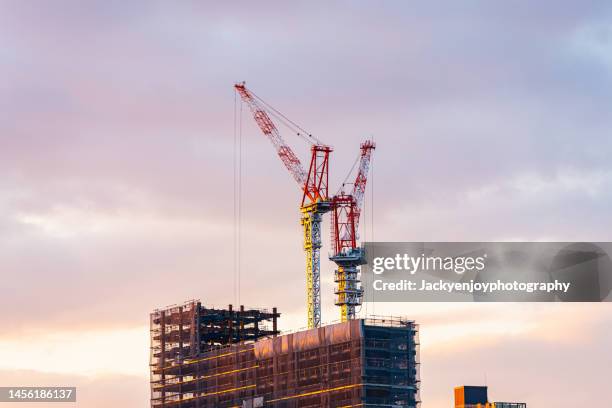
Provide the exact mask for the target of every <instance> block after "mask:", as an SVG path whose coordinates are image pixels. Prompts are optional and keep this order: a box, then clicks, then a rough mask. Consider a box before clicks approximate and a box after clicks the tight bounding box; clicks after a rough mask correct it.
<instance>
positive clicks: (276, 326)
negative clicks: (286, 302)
mask: <svg viewBox="0 0 612 408" xmlns="http://www.w3.org/2000/svg"><path fill="white" fill-rule="evenodd" d="M276 315H277V310H276V308H275V307H273V308H272V331H273V332H274V337H276V332H277V331H278V322H277V320H276Z"/></svg>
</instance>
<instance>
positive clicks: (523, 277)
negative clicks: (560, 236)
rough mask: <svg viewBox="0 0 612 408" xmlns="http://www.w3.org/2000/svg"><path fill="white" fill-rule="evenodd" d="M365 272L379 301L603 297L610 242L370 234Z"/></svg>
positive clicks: (610, 283) (610, 276) (609, 273)
mask: <svg viewBox="0 0 612 408" xmlns="http://www.w3.org/2000/svg"><path fill="white" fill-rule="evenodd" d="M364 250H365V255H366V258H365V262H366V264H365V265H364V266H363V267H362V280H363V281H364V286H365V288H366V293H369V296H371V297H370V299H371V300H372V301H375V302H432V301H440V302H455V301H457V302H469V301H481V302H482V301H484V302H554V301H569V302H601V301H610V300H611V298H612V296H611V295H610V292H611V290H612V262H611V261H610V257H609V255H608V254H609V253H611V251H612V243H567V242H405V243H401V242H400V243H397V242H393V243H391V242H368V243H365V245H364Z"/></svg>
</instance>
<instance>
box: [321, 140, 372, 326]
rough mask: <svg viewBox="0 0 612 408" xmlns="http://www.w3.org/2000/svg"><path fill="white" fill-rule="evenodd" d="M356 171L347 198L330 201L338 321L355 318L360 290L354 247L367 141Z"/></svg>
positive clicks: (359, 254)
mask: <svg viewBox="0 0 612 408" xmlns="http://www.w3.org/2000/svg"><path fill="white" fill-rule="evenodd" d="M360 148H361V152H360V157H359V170H358V171H357V178H356V179H355V182H354V183H353V191H352V193H351V194H346V193H345V192H344V186H342V188H341V190H340V192H339V194H336V195H335V196H334V197H332V228H331V230H332V244H333V245H332V247H333V254H332V256H330V259H331V260H332V261H333V262H335V263H336V266H337V269H336V271H335V272H334V281H335V282H336V289H335V294H336V301H335V304H336V306H340V317H341V320H342V321H343V322H344V321H347V320H349V319H354V318H355V307H356V306H359V305H361V300H362V298H363V289H361V287H360V280H359V266H360V265H363V264H364V262H365V260H364V253H363V249H362V248H360V247H358V246H357V240H358V238H359V237H358V229H359V216H360V215H361V209H362V206H363V199H364V195H365V188H366V183H367V180H368V171H369V168H370V160H371V157H372V150H374V149H375V148H376V145H375V144H374V142H372V141H370V140H367V141H365V142H363V143H362V144H361V146H360Z"/></svg>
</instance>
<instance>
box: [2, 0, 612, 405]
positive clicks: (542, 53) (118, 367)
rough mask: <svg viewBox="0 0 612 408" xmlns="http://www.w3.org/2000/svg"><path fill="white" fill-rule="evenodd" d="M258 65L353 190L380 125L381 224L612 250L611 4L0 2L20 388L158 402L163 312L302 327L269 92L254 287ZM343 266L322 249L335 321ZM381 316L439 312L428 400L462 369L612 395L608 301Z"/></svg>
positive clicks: (12, 332)
mask: <svg viewBox="0 0 612 408" xmlns="http://www.w3.org/2000/svg"><path fill="white" fill-rule="evenodd" d="M243 80H244V81H247V86H249V87H250V88H251V89H253V90H254V91H255V92H256V93H257V94H258V95H259V96H261V97H262V98H264V99H265V100H266V101H267V102H269V103H271V104H272V105H273V106H275V107H276V108H278V109H279V110H281V111H282V112H283V113H284V114H285V115H287V116H288V117H290V118H291V119H293V120H295V121H296V122H298V123H299V124H300V125H302V126H303V127H305V128H306V129H307V130H308V131H310V132H311V133H312V134H314V135H316V136H317V137H318V138H319V139H321V140H322V141H324V142H325V143H327V144H329V145H331V146H333V147H334V152H333V153H332V159H331V160H332V164H331V167H330V182H331V184H332V186H333V187H334V188H338V186H339V185H340V183H341V182H342V180H344V178H345V176H346V174H347V173H348V171H349V169H350V167H351V165H352V163H353V161H354V160H355V157H356V156H357V154H358V146H359V142H360V141H362V140H364V139H366V138H373V139H374V140H375V141H376V143H377V148H376V151H375V153H374V159H373V164H372V174H371V177H370V184H369V186H368V191H367V193H366V202H365V210H364V213H363V217H364V220H363V221H362V229H363V230H362V233H361V237H362V239H364V240H377V241H453V240H459V241H460V240H464V241H495V240H497V241H503V240H549V241H580V240H583V241H609V240H610V231H611V230H612V218H611V217H610V210H609V209H610V207H611V205H612V193H611V192H612V189H611V187H612V165H611V164H610V160H609V157H610V155H611V154H612V137H610V135H611V130H612V115H610V106H612V5H611V4H610V3H609V2H606V1H580V2H578V1H575V2H569V1H550V0H545V1H540V2H537V4H534V2H530V1H515V2H489V1H468V2H465V3H461V4H458V3H454V2H435V1H434V2H427V3H417V2H404V1H387V2H366V1H353V2H348V1H338V2H333V3H328V2H326V3H322V2H321V3H317V2H314V3H313V2H263V3H261V2H260V3H258V4H257V5H254V4H253V3H250V2H232V4H221V3H219V2H208V1H193V2H191V1H182V2H164V1H146V2H145V1H132V2H124V1H109V0H107V1H87V2H83V1H76V0H75V1H65V0H58V1H55V2H46V1H33V0H26V1H17V0H0V174H2V176H1V177H0V273H1V274H2V285H0V308H1V309H2V310H3V311H4V313H2V315H1V317H0V384H2V385H76V386H77V387H79V394H78V398H79V402H78V404H77V406H79V407H80V408H97V407H107V406H122V407H138V406H147V404H148V398H149V388H148V384H147V381H148V342H149V338H148V314H149V313H150V312H151V311H152V310H153V309H155V308H158V307H163V306H166V305H170V304H177V303H181V302H183V301H186V300H188V299H194V298H197V299H201V300H202V302H203V303H204V304H206V305H210V306H216V307H222V306H225V305H227V304H229V303H234V304H238V303H242V304H245V305H247V306H248V307H271V306H277V307H278V308H279V310H280V311H281V313H282V318H281V329H283V330H290V329H298V328H300V327H303V326H304V325H305V317H306V311H305V301H303V299H304V298H305V290H304V286H305V279H304V272H303V270H304V260H303V254H302V250H301V230H300V228H301V227H300V224H299V211H298V205H299V202H300V199H301V196H300V191H299V188H298V187H297V186H296V184H295V182H294V181H293V179H292V178H291V177H290V175H289V174H288V173H287V171H286V170H285V169H284V167H283V166H282V164H281V163H280V161H279V160H278V159H277V158H276V157H275V154H274V151H273V149H272V147H271V145H270V144H269V142H268V141H266V140H265V138H264V137H263V136H262V135H261V134H260V132H259V130H258V129H257V127H256V126H255V125H254V123H253V121H252V120H251V118H250V117H249V116H248V112H247V110H246V107H243V109H244V112H243V115H242V116H240V114H239V113H238V115H237V116H238V122H240V123H242V159H241V161H240V162H241V165H242V187H241V209H242V211H241V212H242V216H241V228H240V230H241V250H240V270H241V273H240V279H239V281H238V279H237V277H236V273H235V265H234V259H235V252H234V239H235V236H234V231H235V228H234V227H235V217H234V202H235V201H234V199H235V197H234V190H235V188H234V158H235V153H236V145H235V143H234V120H235V117H234V109H235V106H236V105H235V103H236V102H235V98H236V96H235V94H234V91H233V84H234V83H235V82H238V81H243ZM237 111H238V112H240V105H239V104H238V105H237ZM240 118H242V119H240ZM281 130H283V132H285V130H284V129H282V128H281ZM283 134H284V136H285V138H286V140H287V142H288V143H289V144H290V145H291V146H292V147H293V148H294V149H295V151H296V153H297V154H298V156H300V157H301V158H303V161H304V162H305V161H306V160H307V154H308V146H307V145H306V144H305V143H303V141H302V140H301V139H299V138H297V137H295V135H292V134H291V133H290V132H285V133H283ZM328 222H329V220H326V225H325V228H326V229H327V228H328V225H327V223H328ZM328 231H329V230H328V229H327V231H324V232H323V237H327V236H328ZM328 251H329V246H328V243H327V242H326V243H325V245H324V248H323V249H322V253H323V254H327V252H328ZM332 276H333V266H332V264H331V263H330V262H329V261H327V259H326V257H325V256H324V257H323V260H322V281H323V282H322V297H323V321H327V322H329V321H333V320H336V319H337V317H338V311H337V310H335V307H334V306H333V304H332V303H333V300H332V299H333V279H332ZM238 286H239V288H240V291H239V294H238V291H237V290H236V289H235V288H236V287H238ZM366 312H367V313H368V314H372V313H375V314H393V315H404V316H408V317H409V318H412V319H414V320H416V321H417V322H418V323H419V324H420V325H421V326H420V327H421V362H422V367H421V380H422V392H421V397H422V399H423V407H424V408H443V407H448V406H451V404H452V388H453V387H454V386H457V385H462V384H472V385H477V384H483V383H486V384H488V385H489V388H490V392H489V394H490V396H491V397H492V398H493V399H495V400H511V401H512V400H518V401H525V402H527V403H528V405H529V407H535V408H538V407H543V408H546V407H551V406H554V407H559V408H569V407H573V406H577V405H584V406H591V405H592V406H595V405H599V404H600V403H601V401H605V400H609V399H610V397H612V393H611V391H610V387H609V385H608V381H607V378H608V375H609V367H610V366H612V353H610V349H609V345H610V344H611V343H612V313H611V312H612V308H611V307H610V306H609V305H608V304H496V305H485V304H478V305H474V304H453V305H450V304H426V303H424V304H416V303H415V304H377V305H373V304H368V305H364V307H363V308H362V314H365V313H366ZM563 390H565V391H563ZM26 405H27V404H24V405H23V408H27V406H26ZM61 405H62V404H57V408H61ZM66 406H69V405H66Z"/></svg>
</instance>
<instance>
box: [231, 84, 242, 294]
mask: <svg viewBox="0 0 612 408" xmlns="http://www.w3.org/2000/svg"><path fill="white" fill-rule="evenodd" d="M242 107H243V104H242V100H241V101H240V114H238V93H237V92H234V146H233V147H234V149H233V165H234V180H233V184H234V191H233V193H234V194H233V196H234V219H233V223H234V233H233V250H234V253H233V256H234V257H233V261H234V262H233V264H234V265H233V267H234V271H233V272H234V279H233V280H234V282H233V291H234V303H235V304H237V305H238V304H240V274H241V271H240V267H241V245H240V244H241V233H242V231H241V229H242Z"/></svg>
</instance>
